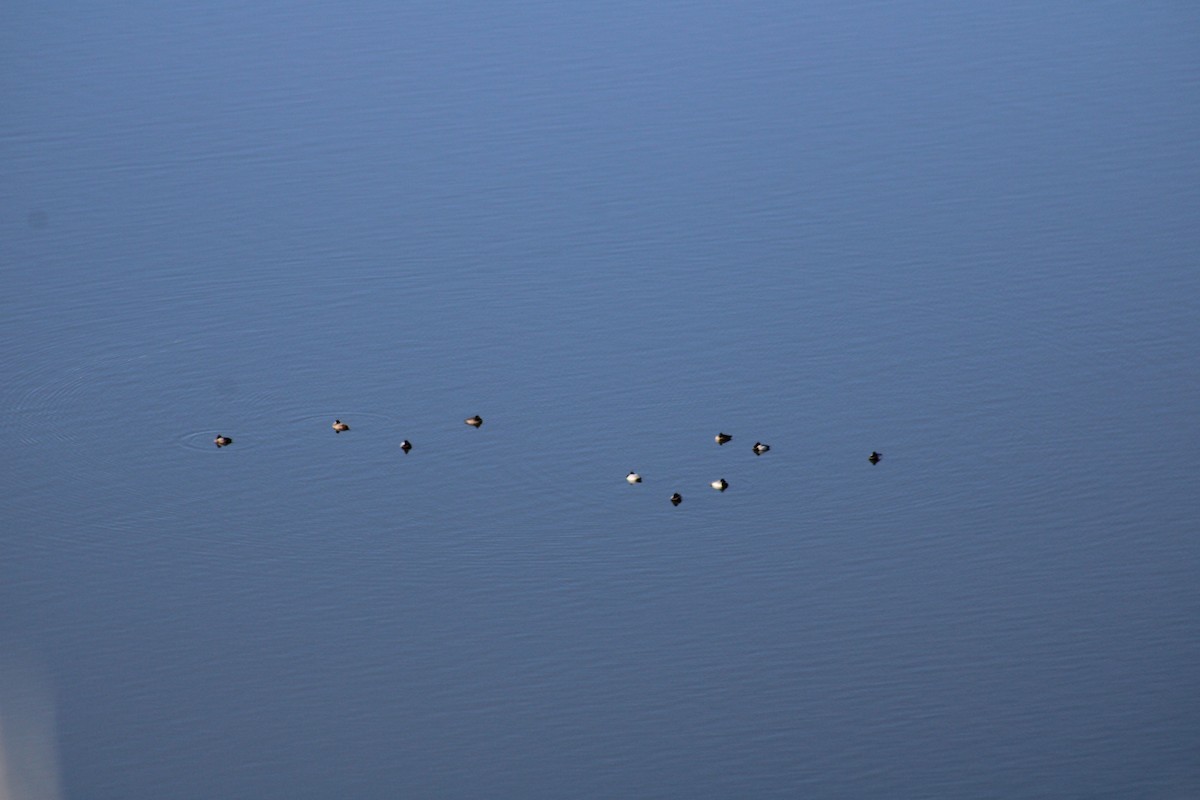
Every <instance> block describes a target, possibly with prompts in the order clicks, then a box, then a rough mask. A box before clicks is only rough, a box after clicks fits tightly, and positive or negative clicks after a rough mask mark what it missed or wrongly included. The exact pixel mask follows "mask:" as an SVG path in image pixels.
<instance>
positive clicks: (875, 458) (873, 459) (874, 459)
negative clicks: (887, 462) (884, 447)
mask: <svg viewBox="0 0 1200 800" xmlns="http://www.w3.org/2000/svg"><path fill="white" fill-rule="evenodd" d="M882 458H883V453H876V452H875V451H874V450H872V451H871V455H869V456H867V461H870V462H871V463H872V464H878V463H879V460H880V459H882Z"/></svg>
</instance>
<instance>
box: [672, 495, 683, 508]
mask: <svg viewBox="0 0 1200 800" xmlns="http://www.w3.org/2000/svg"><path fill="white" fill-rule="evenodd" d="M682 502H683V495H681V494H680V493H679V492H676V493H675V494H673V495H671V505H673V506H677V505H679V504H680V503H682Z"/></svg>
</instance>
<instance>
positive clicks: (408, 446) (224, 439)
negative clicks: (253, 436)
mask: <svg viewBox="0 0 1200 800" xmlns="http://www.w3.org/2000/svg"><path fill="white" fill-rule="evenodd" d="M463 422H465V423H466V424H468V425H470V426H471V427H472V428H478V427H479V426H480V425H482V424H483V417H481V416H479V415H478V414H476V415H475V416H473V417H468V418H466V419H464V420H463ZM331 427H332V428H333V432H334V433H341V432H342V431H348V430H350V426H349V425H347V424H346V423H345V422H342V421H341V420H340V419H335V420H334V421H333V425H332V426H331ZM213 444H215V445H216V446H217V449H218V450H219V449H221V448H222V447H228V446H229V445H231V444H233V439H230V438H229V437H228V436H222V435H221V434H219V433H218V434H217V438H215V439H213ZM400 449H401V450H403V451H404V452H405V453H407V452H408V451H409V450H412V442H410V441H409V440H408V439H405V440H404V441H403V442H401V443H400Z"/></svg>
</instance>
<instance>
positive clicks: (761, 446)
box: [754, 442, 771, 456]
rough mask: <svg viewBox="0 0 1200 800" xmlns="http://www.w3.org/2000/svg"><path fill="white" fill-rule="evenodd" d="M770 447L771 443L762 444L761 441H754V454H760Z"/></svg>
mask: <svg viewBox="0 0 1200 800" xmlns="http://www.w3.org/2000/svg"><path fill="white" fill-rule="evenodd" d="M770 449H771V445H769V444H763V443H762V442H755V443H754V455H756V456H761V455H762V454H763V453H765V452H767V451H768V450H770Z"/></svg>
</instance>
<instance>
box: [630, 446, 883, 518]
mask: <svg viewBox="0 0 1200 800" xmlns="http://www.w3.org/2000/svg"><path fill="white" fill-rule="evenodd" d="M713 439H714V440H715V441H716V443H717V444H718V445H723V444H725V443H726V442H731V441H733V436H731V435H730V434H728V433H718V434H717V435H716V436H714V437H713ZM752 449H753V450H754V455H756V456H761V455H762V454H763V453H766V452H768V451H770V449H771V445H769V444H764V443H763V442H755V443H754V447H753V448H752ZM882 458H883V453H880V452H877V451H875V450H872V451H871V455H869V456H867V461H870V462H871V463H872V464H878V463H879V462H880V460H881V459H882ZM625 480H626V481H628V482H629V483H630V485H633V484H636V483H641V482H642V476H641V475H638V474H637V472H635V471H634V470H629V474H628V475H626V476H625ZM709 486H711V487H712V488H714V489H716V490H717V491H718V492H723V491H725V490H726V489H728V488H729V481H727V480H725V479H724V478H718V479H717V480H715V481H713V482H712V483H710V484H709ZM682 502H683V495H681V494H680V493H679V492H675V493H674V494H672V495H671V505H673V506H677V505H679V504H680V503H682Z"/></svg>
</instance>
